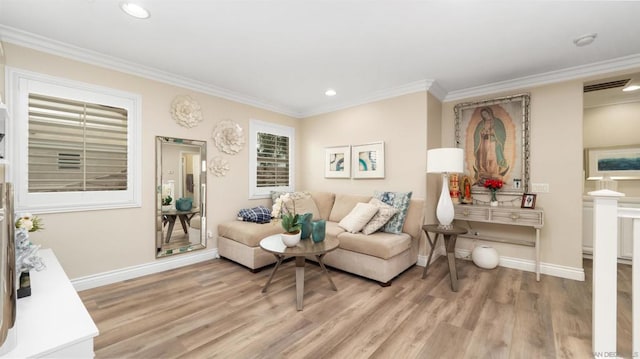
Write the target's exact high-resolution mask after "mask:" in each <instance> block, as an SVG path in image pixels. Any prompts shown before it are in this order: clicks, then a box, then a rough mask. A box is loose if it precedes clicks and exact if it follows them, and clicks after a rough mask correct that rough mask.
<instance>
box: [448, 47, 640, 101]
mask: <svg viewBox="0 0 640 359" xmlns="http://www.w3.org/2000/svg"><path fill="white" fill-rule="evenodd" d="M639 67H640V54H634V55H630V56H625V57H619V58H616V59H611V60H606V61H600V62H594V63H592V64H587V65H581V66H575V67H569V68H566V69H562V70H556V71H550V72H545V73H542V74H537V75H531V76H525V77H520V78H517V79H513V80H507V81H500V82H494V83H491V84H487V85H482V86H476V87H470V88H467V89H463V90H456V91H451V92H449V93H448V94H447V95H446V97H445V99H444V102H450V101H456V100H462V99H466V98H470V97H477V96H484V95H490V94H494V93H499V92H506V91H513V90H521V89H523V88H528V87H536V86H542V85H549V84H553V83H558V82H563V81H571V80H577V79H581V78H585V77H588V76H594V75H601V74H607V73H612V72H616V71H624V70H630V69H634V68H639Z"/></svg>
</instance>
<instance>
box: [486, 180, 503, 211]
mask: <svg viewBox="0 0 640 359" xmlns="http://www.w3.org/2000/svg"><path fill="white" fill-rule="evenodd" d="M503 184H504V182H502V180H501V179H495V178H489V179H486V180H484V187H485V188H488V189H489V191H491V205H492V206H497V205H498V199H497V198H496V192H497V191H498V190H499V189H500V188H502V185H503Z"/></svg>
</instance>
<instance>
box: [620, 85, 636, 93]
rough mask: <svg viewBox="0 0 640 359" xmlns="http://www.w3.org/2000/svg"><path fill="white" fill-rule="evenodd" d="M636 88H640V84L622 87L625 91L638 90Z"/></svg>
mask: <svg viewBox="0 0 640 359" xmlns="http://www.w3.org/2000/svg"><path fill="white" fill-rule="evenodd" d="M636 90H640V85H629V86H627V87H625V88H623V89H622V91H625V92H629V91H636Z"/></svg>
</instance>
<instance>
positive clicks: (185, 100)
mask: <svg viewBox="0 0 640 359" xmlns="http://www.w3.org/2000/svg"><path fill="white" fill-rule="evenodd" d="M171 116H172V117H173V119H174V120H175V121H176V122H177V123H178V124H179V125H180V126H183V127H186V128H191V127H195V126H197V125H198V124H199V123H200V122H202V110H201V109H200V104H199V103H198V101H196V100H194V99H192V98H191V97H189V96H177V97H176V98H175V99H174V100H173V102H171Z"/></svg>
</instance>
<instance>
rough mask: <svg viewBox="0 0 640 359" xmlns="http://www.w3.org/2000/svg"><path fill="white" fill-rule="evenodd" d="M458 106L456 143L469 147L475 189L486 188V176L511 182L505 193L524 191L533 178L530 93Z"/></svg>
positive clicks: (467, 155) (468, 165)
mask: <svg viewBox="0 0 640 359" xmlns="http://www.w3.org/2000/svg"><path fill="white" fill-rule="evenodd" d="M454 110H455V113H456V146H457V147H459V148H463V149H464V151H465V166H464V170H465V173H468V174H469V175H470V179H471V187H472V192H473V193H481V192H486V191H487V190H486V189H485V188H484V182H485V181H486V180H488V179H500V180H502V181H503V182H505V184H507V186H505V188H504V189H502V190H501V193H505V194H506V193H514V194H521V193H523V192H524V191H525V190H526V189H527V188H528V179H529V162H528V157H529V156H528V155H526V151H528V141H529V139H528V136H529V95H528V94H524V95H517V96H510V97H504V98H499V99H493V100H487V101H480V102H474V103H462V104H458V105H456V106H455V109H454ZM515 180H517V181H518V183H520V182H522V185H518V186H516V185H515V182H514V181H515Z"/></svg>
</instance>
